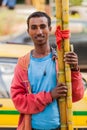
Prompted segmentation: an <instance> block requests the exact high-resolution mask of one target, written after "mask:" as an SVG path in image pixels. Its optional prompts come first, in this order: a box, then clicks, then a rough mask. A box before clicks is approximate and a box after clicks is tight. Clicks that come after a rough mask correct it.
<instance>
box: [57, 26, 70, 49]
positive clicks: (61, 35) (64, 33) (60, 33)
mask: <svg viewBox="0 0 87 130" xmlns="http://www.w3.org/2000/svg"><path fill="white" fill-rule="evenodd" d="M55 35H56V43H57V46H58V49H59V50H60V49H61V41H62V39H68V38H69V36H70V31H69V30H61V29H60V26H57V29H56V32H55Z"/></svg>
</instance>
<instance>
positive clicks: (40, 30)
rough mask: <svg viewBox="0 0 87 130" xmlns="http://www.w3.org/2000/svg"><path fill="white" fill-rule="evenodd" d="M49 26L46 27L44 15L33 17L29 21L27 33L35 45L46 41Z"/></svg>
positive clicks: (49, 29) (46, 22)
mask: <svg viewBox="0 0 87 130" xmlns="http://www.w3.org/2000/svg"><path fill="white" fill-rule="evenodd" d="M50 31H51V27H48V21H47V18H46V17H34V18H31V19H30V21H29V30H28V33H29V35H30V37H31V38H32V40H33V42H34V44H35V45H43V44H46V43H47V41H48V37H49V33H50Z"/></svg>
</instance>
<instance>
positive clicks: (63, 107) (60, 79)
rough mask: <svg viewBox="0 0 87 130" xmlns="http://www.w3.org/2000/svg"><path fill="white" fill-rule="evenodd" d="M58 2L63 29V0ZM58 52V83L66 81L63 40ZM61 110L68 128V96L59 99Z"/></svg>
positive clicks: (57, 15) (59, 18) (62, 123)
mask: <svg viewBox="0 0 87 130" xmlns="http://www.w3.org/2000/svg"><path fill="white" fill-rule="evenodd" d="M55 3H56V18H57V25H58V26H60V29H61V30H62V29H63V25H62V1H61V0H55ZM57 54H58V70H59V72H58V76H57V79H58V83H65V69H64V68H65V64H64V61H63V56H64V48H63V41H62V42H61V50H59V49H58V47H57ZM58 104H59V110H60V122H61V130H67V116H66V98H65V97H61V98H60V99H59V100H58Z"/></svg>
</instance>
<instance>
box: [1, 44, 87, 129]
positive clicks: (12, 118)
mask: <svg viewBox="0 0 87 130" xmlns="http://www.w3.org/2000/svg"><path fill="white" fill-rule="evenodd" d="M32 48H33V46H30V45H19V44H16V45H13V44H0V129H1V130H3V128H8V129H9V130H10V128H16V126H17V123H18V116H19V112H18V111H17V110H16V109H15V107H14V105H13V103H12V101H11V99H10V84H11V80H12V77H13V73H14V68H15V65H16V63H17V59H18V57H20V56H22V55H24V54H25V53H27V52H29V51H30V50H31V49H32ZM83 78H84V80H83V82H84V85H85V94H84V97H83V99H82V100H80V101H79V102H76V103H73V125H74V128H83V127H85V128H87V75H85V74H83ZM82 130H83V129H82Z"/></svg>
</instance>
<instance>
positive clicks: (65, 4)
mask: <svg viewBox="0 0 87 130" xmlns="http://www.w3.org/2000/svg"><path fill="white" fill-rule="evenodd" d="M62 21H63V30H67V29H69V0H62ZM69 51H70V43H69V39H65V40H64V52H65V53H66V52H69ZM65 78H66V85H67V87H68V93H67V125H68V130H72V129H73V127H72V89H71V88H72V87H71V70H70V66H69V65H68V64H65Z"/></svg>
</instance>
